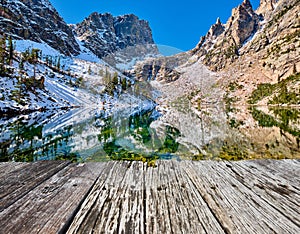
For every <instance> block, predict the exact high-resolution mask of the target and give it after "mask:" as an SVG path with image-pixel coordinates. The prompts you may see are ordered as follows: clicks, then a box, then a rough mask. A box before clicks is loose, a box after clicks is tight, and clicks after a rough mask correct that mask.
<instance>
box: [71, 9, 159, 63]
mask: <svg viewBox="0 0 300 234" xmlns="http://www.w3.org/2000/svg"><path fill="white" fill-rule="evenodd" d="M74 31H75V32H76V35H77V36H78V39H79V40H80V41H82V42H83V43H84V45H85V46H86V47H87V48H89V49H90V50H91V51H92V52H93V53H94V54H96V55H97V56H98V57H100V58H103V59H105V60H106V61H107V62H108V63H110V64H111V65H116V64H117V63H118V61H116V60H117V57H122V60H123V61H125V60H126V61H127V62H130V61H131V59H132V58H134V57H141V56H142V57H143V56H146V55H147V54H158V49H157V47H156V46H155V45H154V41H153V38H152V31H151V29H150V27H149V24H148V22H147V21H145V20H140V19H139V18H138V17H137V16H135V15H133V14H128V15H123V16H117V17H114V16H112V15H111V14H109V13H105V14H99V13H92V14H91V15H90V16H89V17H87V18H86V19H84V20H83V21H82V22H81V23H78V24H77V25H76V27H75V28H74ZM149 45H150V46H149ZM116 53H119V55H116ZM120 54H121V55H120ZM124 59H125V60H124Z"/></svg>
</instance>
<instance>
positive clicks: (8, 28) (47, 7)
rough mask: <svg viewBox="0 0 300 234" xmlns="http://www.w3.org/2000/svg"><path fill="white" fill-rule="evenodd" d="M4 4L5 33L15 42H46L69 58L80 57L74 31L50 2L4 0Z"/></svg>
mask: <svg viewBox="0 0 300 234" xmlns="http://www.w3.org/2000/svg"><path fill="white" fill-rule="evenodd" d="M1 3H2V4H1V6H0V12H1V14H0V28H1V31H2V33H5V34H7V35H11V36H12V37H13V38H14V39H28V40H32V41H36V42H46V43H47V44H48V45H50V46H51V47H53V48H55V49H57V50H58V51H60V52H61V53H63V54H66V55H70V54H74V55H76V54H78V53H79V51H80V48H79V45H78V44H77V42H76V40H75V37H74V35H73V33H72V30H71V29H70V28H69V26H68V25H67V24H66V23H65V21H64V20H63V19H62V18H61V17H60V15H59V14H58V12H57V11H56V10H55V9H54V7H53V6H52V5H51V3H50V2H49V0H3V1H2V2H1Z"/></svg>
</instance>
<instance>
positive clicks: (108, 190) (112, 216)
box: [0, 160, 300, 234]
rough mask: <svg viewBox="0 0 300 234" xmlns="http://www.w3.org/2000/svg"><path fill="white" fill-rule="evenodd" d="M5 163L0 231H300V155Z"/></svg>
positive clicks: (0, 172)
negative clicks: (252, 158)
mask: <svg viewBox="0 0 300 234" xmlns="http://www.w3.org/2000/svg"><path fill="white" fill-rule="evenodd" d="M157 165H158V166H157V167H156V168H152V167H147V165H146V164H143V163H141V162H108V163H87V164H72V163H70V162H57V161H40V162H35V163H0V233H1V234H2V233H3V234H7V233H18V234H19V233H47V234H48V233H151V234H152V233H255V234H256V233H295V234H299V233H300V177H299V175H300V161H299V160H280V161H275V160H259V161H241V162H215V161H200V162H193V161H181V162H179V161H159V162H158V163H157Z"/></svg>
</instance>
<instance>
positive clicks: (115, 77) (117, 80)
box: [112, 72, 119, 85]
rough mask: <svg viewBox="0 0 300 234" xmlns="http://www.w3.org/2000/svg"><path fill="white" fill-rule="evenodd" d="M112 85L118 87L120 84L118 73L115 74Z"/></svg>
mask: <svg viewBox="0 0 300 234" xmlns="http://www.w3.org/2000/svg"><path fill="white" fill-rule="evenodd" d="M112 83H113V84H114V85H117V84H118V83H119V78H118V73H117V72H115V73H114V76H113V79H112Z"/></svg>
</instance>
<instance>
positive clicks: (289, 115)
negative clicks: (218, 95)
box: [0, 107, 300, 162]
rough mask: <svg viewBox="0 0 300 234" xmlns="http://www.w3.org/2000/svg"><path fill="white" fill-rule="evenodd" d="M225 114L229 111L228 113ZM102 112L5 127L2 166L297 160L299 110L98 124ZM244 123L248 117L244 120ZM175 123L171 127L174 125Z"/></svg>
mask: <svg viewBox="0 0 300 234" xmlns="http://www.w3.org/2000/svg"><path fill="white" fill-rule="evenodd" d="M224 109H226V108H224ZM95 111H96V110H90V109H74V110H71V111H61V112H57V111H54V112H51V111H48V112H42V113H41V112H36V113H32V114H30V115H23V116H17V117H13V118H1V119H0V131H1V137H0V161H21V162H30V161H36V160H71V161H74V162H85V161H108V160H141V161H144V162H152V161H154V160H156V159H176V160H180V159H190V160H203V159H224V160H241V159H252V158H299V157H300V156H299V155H300V110H299V109H291V108H275V107H272V108H267V107H264V108H259V107H255V108H254V107H249V108H247V109H246V110H243V115H241V112H242V111H241V110H239V109H238V108H236V109H235V110H234V111H232V110H231V111H232V112H231V113H226V112H225V110H223V109H216V108H214V107H212V108H210V109H205V110H203V111H202V112H201V113H200V114H198V115H196V114H194V113H193V112H192V111H190V110H188V109H186V108H185V109H184V110H182V111H180V110H178V109H177V110H176V111H178V113H177V115H175V116H176V118H178V119H176V118H175V117H174V119H173V118H171V117H170V118H169V117H167V116H164V115H163V114H161V113H159V112H158V111H156V110H155V109H153V110H150V111H149V110H148V111H142V112H140V113H138V114H134V115H130V114H126V113H128V112H126V113H125V114H124V113H123V112H122V111H120V112H116V113H113V114H110V115H108V116H105V117H103V116H102V117H101V116H100V117H95V116H96V115H95ZM241 116H242V117H241ZM172 121H173V122H172Z"/></svg>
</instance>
